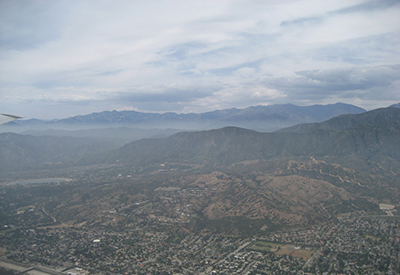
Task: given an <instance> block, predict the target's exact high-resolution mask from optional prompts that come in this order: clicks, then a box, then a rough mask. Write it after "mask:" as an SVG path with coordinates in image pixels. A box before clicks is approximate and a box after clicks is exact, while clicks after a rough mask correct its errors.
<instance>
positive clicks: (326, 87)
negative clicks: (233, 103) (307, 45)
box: [264, 65, 400, 99]
mask: <svg viewBox="0 0 400 275" xmlns="http://www.w3.org/2000/svg"><path fill="white" fill-rule="evenodd" d="M396 81H400V65H390V66H375V67H355V68H345V69H333V70H308V71H300V72H296V75H295V76H292V77H280V78H271V79H267V80H265V82H264V83H265V84H266V85H267V87H269V88H273V89H277V90H280V91H283V92H284V93H286V94H287V95H288V96H289V97H290V98H293V99H299V98H313V99H316V98H320V99H325V98H327V97H330V96H332V95H335V96H337V97H342V98H347V97H353V96H358V97H365V98H369V99H370V97H371V96H373V97H374V98H376V99H390V97H391V96H392V93H391V92H390V91H387V90H386V88H388V87H390V86H391V85H393V84H394V83H395V82H396ZM376 89H381V93H380V94H375V93H374V92H375V91H376Z"/></svg>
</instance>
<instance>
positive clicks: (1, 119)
mask: <svg viewBox="0 0 400 275" xmlns="http://www.w3.org/2000/svg"><path fill="white" fill-rule="evenodd" d="M19 118H23V117H22V116H16V115H9V114H0V125H1V124H4V123H7V122H10V121H13V120H15V119H19Z"/></svg>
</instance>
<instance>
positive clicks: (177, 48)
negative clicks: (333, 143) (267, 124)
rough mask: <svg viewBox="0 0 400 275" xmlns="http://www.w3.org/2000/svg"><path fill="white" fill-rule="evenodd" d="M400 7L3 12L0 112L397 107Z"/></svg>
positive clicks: (115, 4)
mask: <svg viewBox="0 0 400 275" xmlns="http://www.w3.org/2000/svg"><path fill="white" fill-rule="evenodd" d="M399 64H400V1H398V0H377V1H362V0H334V1H319V0H318V1H317V0H314V1H307V0H304V1H303V0H301V1H267V0H265V1H261V0H260V1H249V0H246V1H245V0H242V1H224V0H218V1H215V0H212V1H211V0H210V1H207V0H201V1H200V0H199V1H195V0H188V1H182V0H176V1H174V0H164V1H163V0H157V1H156V0H153V1H151V0H150V1H128V0H127V1H119V0H117V1H114V0H113V1H111V0H110V1H101V0H100V1H99V0H96V1H87V0H85V1H78V0H69V1H62V0H61V1H50V0H45V1H40V0H32V1H29V0H27V1H19V0H2V1H0V112H1V113H12V114H18V115H23V116H25V117H28V118H31V117H37V118H47V119H51V118H63V117H68V116H73V115H78V114H88V113H91V112H99V111H103V110H114V109H116V110H137V111H145V112H167V111H174V112H178V113H187V112H205V111H210V110H215V109H224V108H232V107H237V108H244V107H247V106H251V105H267V104H275V103H279V104H281V103H293V104H297V105H311V104H328V103H336V102H339V101H340V102H345V103H349V104H355V105H357V106H360V107H364V108H366V109H373V108H378V107H386V106H388V105H390V104H393V103H398V102H400V89H399V88H400V65H399Z"/></svg>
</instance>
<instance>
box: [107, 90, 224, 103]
mask: <svg viewBox="0 0 400 275" xmlns="http://www.w3.org/2000/svg"><path fill="white" fill-rule="evenodd" d="M218 90H219V88H218V87H204V86H203V87H196V88H194V87H189V88H187V89H181V88H164V89H162V90H161V91H159V92H155V91H151V90H150V91H149V90H147V91H139V90H134V91H130V92H118V93H117V94H112V95H110V96H109V99H108V100H113V101H117V102H132V103H139V102H140V103H144V102H151V103H153V104H160V103H175V102H176V103H179V102H180V103H185V102H192V101H195V100H197V99H201V98H205V97H209V96H212V95H213V93H214V92H216V91H218Z"/></svg>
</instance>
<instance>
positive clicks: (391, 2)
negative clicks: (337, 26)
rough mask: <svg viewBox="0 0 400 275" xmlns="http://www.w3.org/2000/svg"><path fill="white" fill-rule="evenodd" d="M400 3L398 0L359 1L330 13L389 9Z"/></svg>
mask: <svg viewBox="0 0 400 275" xmlns="http://www.w3.org/2000/svg"><path fill="white" fill-rule="evenodd" d="M399 4H400V1H399V0H373V1H368V2H364V3H360V4H357V5H353V6H350V7H345V8H342V9H339V10H336V11H333V12H330V14H349V13H354V12H369V11H377V10H384V9H389V8H391V7H394V6H397V5H399Z"/></svg>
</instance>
